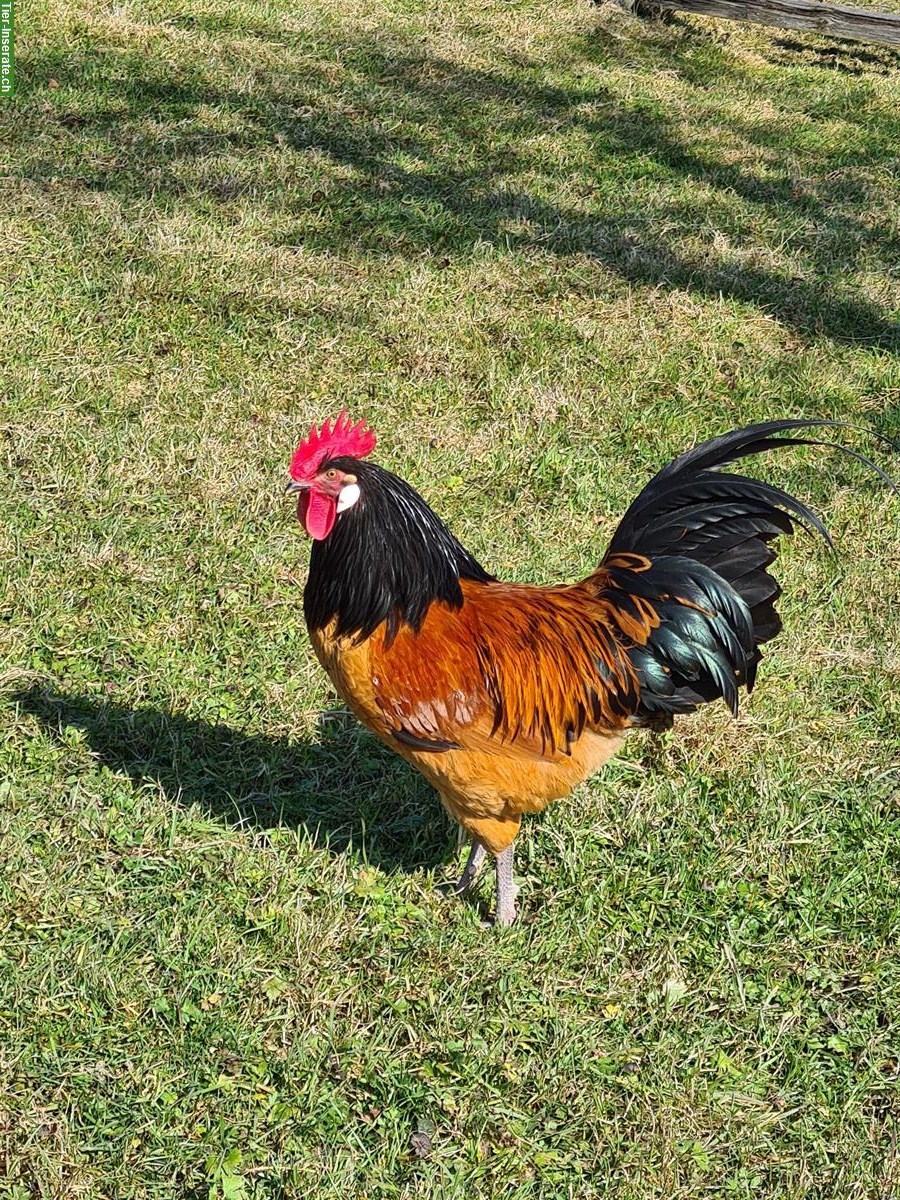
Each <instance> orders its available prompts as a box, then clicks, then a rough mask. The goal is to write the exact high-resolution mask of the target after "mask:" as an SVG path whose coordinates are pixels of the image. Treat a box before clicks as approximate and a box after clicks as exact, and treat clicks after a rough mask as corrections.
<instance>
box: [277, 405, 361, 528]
mask: <svg viewBox="0 0 900 1200" xmlns="http://www.w3.org/2000/svg"><path fill="white" fill-rule="evenodd" d="M374 449H375V434H374V433H373V432H372V430H371V429H369V427H368V426H367V425H366V423H365V421H359V422H358V423H357V424H356V425H354V424H353V423H352V422H351V420H350V418H349V417H348V416H347V413H346V412H341V413H340V415H339V416H337V417H335V418H334V420H332V421H325V423H324V424H323V425H322V426H321V427H320V428H318V429H317V428H316V426H315V425H313V426H312V428H311V429H310V431H309V433H308V434H307V435H306V437H305V438H304V439H303V441H302V442H301V443H300V445H299V446H298V447H297V449H296V450H295V451H294V456H293V458H292V459H291V468H290V476H291V477H290V479H289V481H288V485H287V491H288V493H291V494H297V496H298V499H297V517H298V519H299V520H300V522H301V524H302V525H303V528H304V529H305V530H306V532H307V533H308V534H309V536H310V537H311V538H315V540H316V541H322V540H323V539H324V538H327V537H328V535H329V533H331V531H332V529H333V528H334V523H335V521H336V520H337V516H338V513H341V512H344V511H345V509H348V508H352V507H353V505H354V504H355V503H356V502H357V500H358V499H359V496H360V491H359V485H358V483H357V481H356V475H355V474H354V473H353V471H352V464H351V463H347V462H346V460H347V459H360V458H365V457H366V455H368V454H371V453H372V451H373V450H374ZM338 459H340V460H341V461H340V463H337V462H336V461H335V460H338Z"/></svg>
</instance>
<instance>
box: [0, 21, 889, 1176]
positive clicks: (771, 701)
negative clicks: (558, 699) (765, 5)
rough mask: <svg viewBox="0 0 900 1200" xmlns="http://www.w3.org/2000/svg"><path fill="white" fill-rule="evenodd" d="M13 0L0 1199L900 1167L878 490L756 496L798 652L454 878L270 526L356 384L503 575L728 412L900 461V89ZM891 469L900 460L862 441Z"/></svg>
mask: <svg viewBox="0 0 900 1200" xmlns="http://www.w3.org/2000/svg"><path fill="white" fill-rule="evenodd" d="M25 7H26V6H24V5H22V6H20V10H21V11H20V12H19V14H18V16H17V20H18V25H19V28H18V42H17V49H18V62H17V68H18V81H19V89H18V95H17V97H16V98H15V100H14V101H12V102H11V103H10V104H9V106H8V107H6V108H4V109H3V117H4V121H3V125H2V141H3V152H4V159H5V161H6V163H7V165H6V166H5V167H4V179H3V186H4V197H5V201H4V204H3V208H2V227H3V240H2V254H3V272H4V274H3V304H2V308H0V322H2V328H3V347H4V359H5V368H6V370H5V384H4V388H3V395H2V413H0V429H2V441H0V445H2V449H3V452H4V454H5V470H4V473H3V482H2V487H0V516H2V520H0V541H2V553H3V562H4V566H5V570H4V573H3V584H2V594H0V618H2V621H0V641H2V656H3V665H2V672H0V685H2V686H0V701H2V703H0V714H2V715H0V772H2V774H0V1198H2V1200H26V1198H37V1197H41V1198H51V1197H52V1198H59V1200H100V1198H108V1200H132V1198H135V1200H137V1198H139V1197H140V1198H145V1197H146V1198H149V1197H159V1198H162V1197H172V1198H173V1200H200V1198H203V1200H206V1198H207V1197H212V1198H216V1200H226V1198H230V1200H263V1198H265V1200H281V1198H283V1200H295V1198H296V1200H299V1198H304V1200H307V1198H315V1200H339V1198H341V1200H343V1198H346V1197H353V1198H359V1200H381V1198H388V1197H404V1198H405V1197H434V1198H439V1200H457V1198H459V1200H462V1198H465V1200H472V1198H473V1197H485V1198H494V1197H503V1198H504V1200H507V1198H508V1200H532V1198H535V1200H536V1198H539V1197H540V1198H542V1200H557V1198H566V1197H571V1198H573V1200H575V1198H577V1200H582V1198H591V1197H601V1196H602V1197H607V1198H610V1200H613V1198H614V1200H650V1198H659V1200H675V1198H680V1197H701V1196H703V1197H709V1196H716V1197H728V1198H735V1200H750V1198H759V1197H763V1198H765V1200H776V1198H778V1200H782V1198H784V1200H788V1198H791V1200H793V1198H799V1197H806V1198H810V1200H812V1198H816V1200H819V1198H824V1197H835V1198H837V1200H863V1198H867V1200H868V1198H871V1200H890V1198H893V1197H895V1196H897V1195H898V1193H900V950H898V935H900V765H898V764H900V631H898V627H900V621H898V611H900V533H898V530H900V501H898V500H897V499H896V497H895V498H891V497H890V495H889V494H888V492H887V490H886V489H885V487H884V486H883V485H882V484H881V482H880V481H879V480H878V479H877V478H876V477H874V476H873V475H870V474H868V473H867V472H865V471H864V470H863V469H862V468H861V467H859V466H858V465H857V464H856V463H854V462H853V461H851V460H849V459H846V460H845V459H837V458H836V457H834V456H826V455H825V454H823V453H820V452H814V451H807V452H794V451H787V452H783V453H781V454H780V456H779V457H778V458H777V459H774V458H773V459H772V460H770V461H768V462H766V463H761V464H758V469H759V470H760V471H762V472H763V473H765V474H766V477H767V478H770V479H772V480H773V481H776V482H778V483H780V484H782V485H783V486H787V487H789V488H791V489H793V490H795V491H796V492H797V493H798V494H799V495H800V496H802V497H804V498H805V499H807V500H809V501H810V502H812V503H814V504H815V505H816V506H817V508H818V510H819V511H821V512H822V513H823V514H824V515H825V517H826V519H827V521H828V523H829V525H830V527H831V529H832V530H833V533H834V536H835V540H836V543H837V546H838V551H839V553H838V557H837V558H836V559H832V558H829V556H828V555H827V554H826V553H825V552H824V551H823V550H822V549H821V548H819V547H817V546H816V545H815V544H814V543H813V541H812V540H811V539H809V538H805V537H798V538H796V539H794V540H793V541H792V542H791V543H790V544H789V545H785V546H783V557H782V559H781V566H780V573H781V578H782V580H783V582H784V585H785V597H784V602H783V611H784V614H785V623H786V628H785V632H784V634H783V636H782V637H781V638H780V639H779V641H778V642H777V643H776V644H774V645H773V646H772V647H771V648H770V652H769V654H768V655H767V658H766V661H765V663H764V666H763V670H762V671H761V673H760V682H759V685H758V688H757V690H756V692H755V693H754V696H753V698H752V700H751V701H750V702H749V703H748V704H747V705H746V706H745V708H744V710H743V713H742V715H741V717H740V719H739V720H737V721H733V720H732V719H731V718H730V716H728V714H727V713H726V712H725V711H724V709H723V706H719V707H718V708H717V709H710V710H709V711H706V712H704V713H702V714H699V715H698V716H696V717H694V718H692V719H690V720H685V721H682V722H680V723H679V724H678V725H677V726H676V729H675V731H674V732H673V733H672V734H670V735H666V736H665V737H664V738H657V739H655V740H654V739H650V738H648V737H644V736H641V737H635V738H634V739H633V740H632V741H631V742H630V743H629V745H628V747H627V749H626V751H625V753H624V754H623V756H622V757H621V758H619V759H618V760H616V761H615V762H613V763H612V764H610V766H609V767H608V768H607V769H606V770H605V771H604V772H603V773H602V774H601V775H599V776H598V777H596V778H595V779H594V780H592V781H591V782H590V784H588V785H586V786H585V787H584V788H582V789H580V790H579V792H578V793H577V794H576V795H575V796H574V797H572V799H571V800H570V801H569V802H567V803H564V804H559V805H557V806H555V807H554V808H553V809H552V810H551V811H549V812H548V813H546V814H545V815H544V816H543V817H541V818H539V819H533V820H531V821H530V823H529V824H528V826H527V829H526V831H525V835H524V836H523V838H522V839H521V842H520V851H519V870H520V872H521V874H522V876H523V879H522V885H523V891H522V909H523V919H522V921H521V924H520V925H519V926H518V927H516V928H514V929H512V930H510V931H507V932H502V931H499V930H495V929H492V928H486V927H484V926H483V924H482V919H483V915H484V911H485V910H486V908H487V906H489V905H490V904H491V903H492V888H491V884H490V881H489V880H488V881H487V882H486V883H485V885H483V888H482V892H481V895H480V902H479V903H475V904H468V905H466V904H459V903H448V902H446V901H442V900H441V899H439V898H438V897H437V895H436V894H435V885H436V884H437V883H440V882H441V881H442V880H445V879H447V878H449V877H450V875H451V873H452V872H453V870H454V868H455V866H456V865H457V864H458V858H457V851H456V841H455V835H454V831H453V830H452V829H451V827H450V826H449V824H448V823H447V821H446V819H445V818H444V817H443V815H442V813H441V811H440V807H439V805H438V803H437V801H436V797H435V796H434V795H433V794H432V793H431V792H430V790H429V788H428V787H427V785H426V784H425V783H424V782H423V781H421V780H420V779H419V778H417V777H416V776H414V775H413V774H412V772H411V771H410V770H409V769H408V768H407V767H406V766H405V765H404V764H403V763H402V762H401V761H400V760H398V759H396V758H394V757H392V756H391V755H389V754H388V753H387V752H386V751H384V750H382V749H381V748H380V747H379V746H378V745H377V744H376V743H375V742H374V741H373V740H372V739H371V738H370V737H369V736H368V735H367V734H366V733H365V732H363V731H362V730H360V729H359V728H358V727H357V726H355V724H354V723H353V721H352V720H351V719H350V718H349V717H348V716H347V714H346V713H343V712H341V710H340V709H339V707H338V705H337V702H336V700H335V698H334V695H333V693H332V692H331V691H330V689H329V685H328V682H327V680H326V679H325V677H324V676H323V674H322V672H321V671H320V670H319V668H318V666H317V665H316V664H315V662H314V659H313V656H312V653H311V651H310V648H309V644H308V642H307V639H306V635H305V631H304V627H303V620H302V613H301V608H300V603H301V594H302V588H303V581H304V577H305V570H306V562H307V555H308V546H307V543H306V541H305V539H304V537H303V536H302V535H301V531H300V530H299V528H298V526H297V525H296V523H295V521H294V519H293V514H292V510H291V507H290V505H288V504H286V503H285V501H284V499H283V497H282V494H281V493H282V487H283V482H284V479H285V475H286V467H287V462H288V459H289V457H290V453H291V451H292V449H293V447H294V445H295V443H296V441H297V439H298V437H299V436H300V435H301V434H302V433H303V432H304V430H305V429H306V428H307V427H308V425H309V423H310V421H311V420H313V419H321V418H324V417H327V416H331V415H333V414H334V413H336V412H337V411H338V410H339V409H340V408H341V406H342V405H345V404H346V405H347V406H348V407H349V408H350V409H351V411H352V412H353V413H354V414H359V415H365V416H367V417H368V418H369V419H370V420H371V421H372V423H373V424H374V425H375V428H376V429H377V430H378V432H379V435H380V446H379V450H378V458H379V461H381V462H382V463H384V464H385V465H388V466H390V467H391V468H392V469H393V470H395V471H397V472H399V473H400V474H402V475H404V476H405V477H406V478H408V479H409V480H410V481H411V482H412V483H413V484H414V485H415V486H416V487H417V488H418V489H419V490H420V491H422V492H423V493H424V495H425V496H426V497H427V498H428V499H429V500H430V501H431V502H432V504H433V505H434V507H435V508H436V509H437V510H438V511H439V512H440V513H441V514H442V515H444V516H445V517H446V518H447V519H448V520H449V521H450V523H451V524H452V526H453V528H454V531H455V532H456V533H457V534H458V535H459V536H460V537H461V539H462V540H463V542H464V543H466V545H467V546H468V547H469V548H470V549H471V550H472V551H473V552H474V553H475V554H476V555H477V556H479V557H480V558H481V559H482V560H483V561H484V562H485V563H486V565H488V566H489V567H490V568H491V569H493V570H494V571H495V572H496V573H498V574H500V575H502V576H504V577H507V578H510V579H518V580H526V581H542V582H550V581H560V580H565V579H574V578H576V577H578V576H579V575H580V574H584V573H586V572H587V571H588V570H589V569H590V568H591V567H592V566H593V565H595V564H596V562H597V561H598V559H599V557H600V555H601V553H602V549H603V546H604V544H605V540H606V538H607V537H608V536H609V534H610V533H611V531H612V529H613V528H614V526H615V522H616V520H617V517H618V516H619V515H621V513H622V512H623V511H624V509H625V507H626V506H627V504H628V502H629V500H630V499H631V498H632V496H633V495H634V494H635V491H636V489H637V488H638V486H639V485H640V483H641V482H642V481H643V480H644V479H645V478H646V477H647V476H648V475H649V473H650V472H652V470H654V469H655V468H656V467H658V466H660V465H661V464H662V463H663V462H664V461H665V459H666V458H667V457H668V456H670V455H672V454H674V453H676V452H677V451H678V450H679V449H682V448H684V447H685V446H687V445H689V444H691V443H692V442H693V441H695V440H697V439H698V438H699V437H701V436H706V435H711V434H713V433H716V432H720V431H722V430H723V429H725V428H727V427H730V426H732V425H736V424H741V423H745V422H748V421H751V420H755V419H763V418H766V417H775V416H785V415H787V416H818V415H821V416H825V417H837V418H842V419H846V420H849V421H852V422H854V423H856V424H858V425H862V426H866V427H868V428H870V429H874V430H876V431H878V432H880V433H881V434H882V435H886V436H889V437H894V438H897V437H898V436H900V274H898V267H897V264H898V261H900V205H898V190H897V189H898V183H900V175H898V166H897V144H898V138H900V119H898V115H897V114H898V104H900V60H898V58H897V56H895V55H893V54H891V53H890V52H888V51H883V50H880V49H872V48H866V47H862V46H854V45H852V44H847V43H844V44H838V43H829V42H826V41H824V40H816V39H814V38H804V37H800V36H796V35H790V36H787V35H784V34H781V33H779V32H778V31H776V30H760V29H753V28H751V27H743V26H740V25H734V24H729V25H727V26H726V25H725V24H716V23H714V22H711V21H710V22H704V21H701V20H691V19H683V20H682V19H676V20H674V21H671V22H669V23H653V22H649V23H640V22H638V21H637V20H636V19H634V18H631V17H629V16H627V15H625V14H624V13H622V12H621V11H620V10H618V9H615V8H612V7H611V6H610V7H600V8H595V7H592V6H591V5H589V4H588V3H586V2H584V0H559V2H557V3H552V4H548V3H540V2H538V0H477V2H476V0H461V2H460V3H458V4H456V5H449V4H446V3H443V0H437V3H435V4H426V3H423V0H359V2H358V3H356V4H349V3H347V0H333V2H332V3H325V0H278V2H276V0H270V2H266V0H240V2H234V3H232V2H230V0H174V2H172V3H166V4H163V3H159V2H151V3H146V4H138V3H136V2H131V0H125V2H124V3H118V4H105V3H98V4H96V5H76V6H70V5H66V4H63V3H60V2H59V0H51V2H50V3H45V4H43V6H41V5H40V4H36V5H35V6H33V7H32V8H31V10H30V11H24V10H25ZM846 437H847V439H849V441H850V442H851V443H852V444H853V445H855V446H856V447H857V448H860V449H866V450H868V451H869V452H871V453H874V454H875V455H876V456H877V457H878V458H879V460H880V461H881V462H882V463H883V464H884V465H885V466H887V467H888V468H889V469H892V470H893V471H894V473H895V474H900V456H898V455H897V454H896V453H894V454H892V453H891V452H890V451H889V450H888V449H886V448H885V447H884V446H883V445H880V444H879V443H878V442H877V441H875V440H874V439H873V438H872V437H870V436H867V435H866V434H865V433H863V434H858V433H851V432H848V433H847V434H846Z"/></svg>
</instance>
